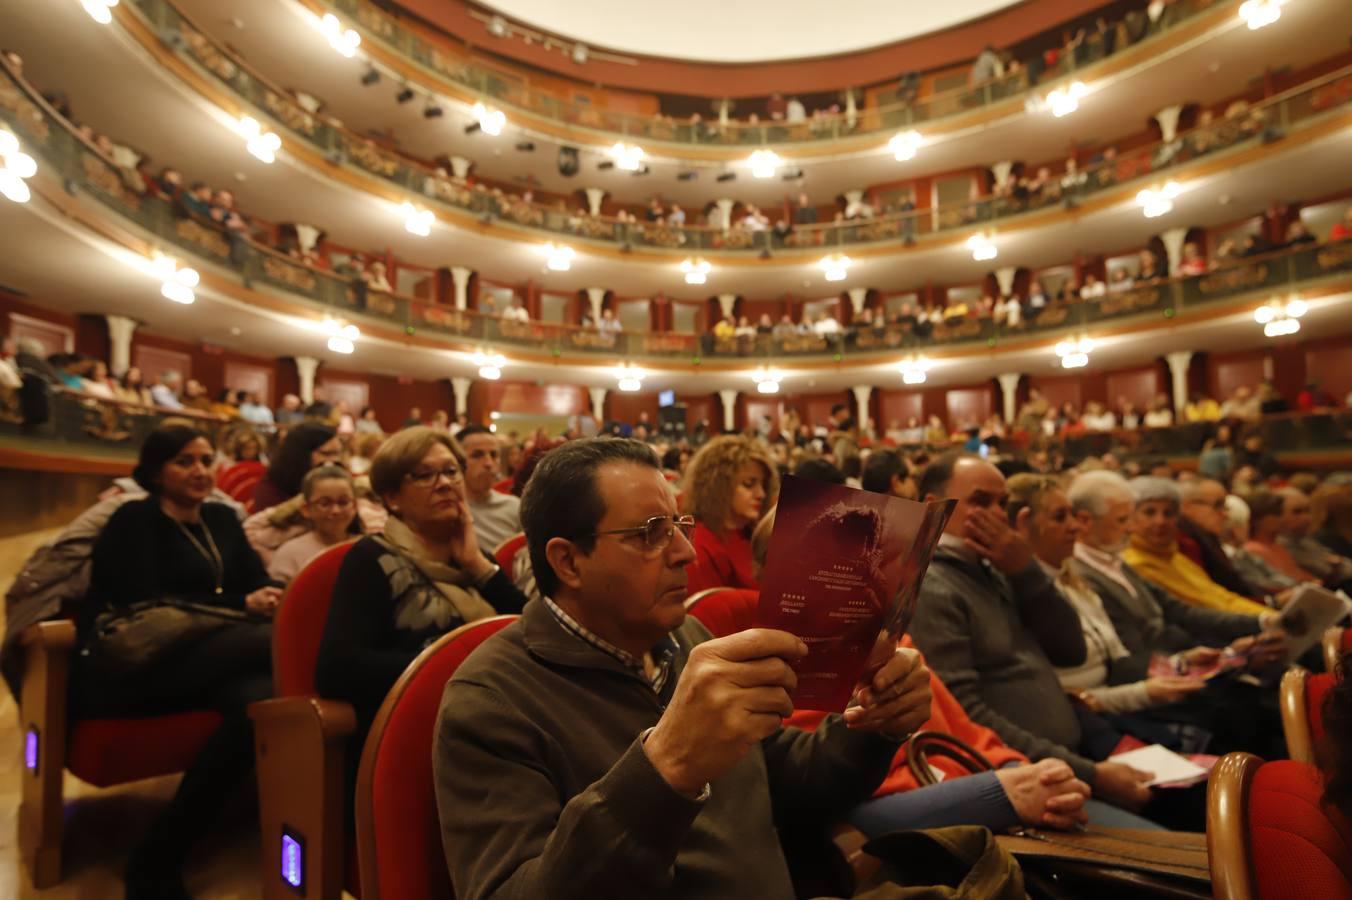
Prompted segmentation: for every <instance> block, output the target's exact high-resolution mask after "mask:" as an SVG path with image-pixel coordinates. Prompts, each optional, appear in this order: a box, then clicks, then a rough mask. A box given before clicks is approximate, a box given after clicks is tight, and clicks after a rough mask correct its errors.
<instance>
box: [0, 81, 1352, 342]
mask: <svg viewBox="0 0 1352 900" xmlns="http://www.w3.org/2000/svg"><path fill="white" fill-rule="evenodd" d="M0 71H3V77H2V78H0V120H2V121H4V122H5V123H7V124H8V125H9V127H10V128H11V129H13V130H14V132H15V133H16V134H17V135H18V137H19V138H20V140H21V141H22V142H23V144H24V146H25V149H27V150H28V151H29V152H30V153H32V154H33V155H34V156H36V157H38V159H39V170H40V174H49V175H55V176H56V177H58V178H59V179H60V180H61V181H62V183H63V184H64V185H65V186H66V188H67V190H70V191H72V192H81V193H86V194H88V195H90V196H92V197H95V198H97V199H98V201H99V202H101V203H102V204H103V205H105V206H107V207H108V208H109V209H110V210H112V211H114V212H115V213H116V214H118V215H119V216H121V217H123V218H124V219H126V220H128V221H130V222H133V223H135V224H136V225H138V226H139V227H140V228H141V229H143V230H144V231H145V232H146V233H148V234H149V235H151V236H152V238H153V240H155V241H159V242H161V243H162V244H163V245H164V246H165V247H166V248H176V249H177V251H179V252H186V253H189V254H191V255H192V256H194V257H195V258H197V259H200V260H205V261H206V262H208V263H212V264H214V265H216V266H218V267H221V268H222V269H225V270H231V271H234V272H235V273H236V274H237V275H238V276H239V277H240V279H241V281H242V282H243V284H244V285H245V286H246V287H250V286H260V285H266V286H269V287H272V288H275V289H278V290H280V291H283V292H286V293H287V294H290V295H294V296H297V297H300V298H304V299H306V300H308V301H311V304H312V305H311V308H312V309H313V310H314V311H315V312H316V313H322V312H327V313H330V314H332V315H336V316H340V317H343V318H347V319H353V320H356V321H360V320H369V321H374V322H378V323H384V324H386V325H393V326H395V327H397V328H398V329H400V330H401V331H403V332H404V333H405V334H408V335H414V334H424V335H434V336H438V337H444V338H447V339H449V340H451V341H453V342H455V343H457V344H461V345H470V346H477V345H487V344H491V345H495V346H499V347H502V348H508V347H513V346H515V347H520V348H529V349H530V350H531V351H533V352H534V353H537V354H539V353H543V354H548V355H553V356H561V355H564V354H570V355H571V354H579V355H582V356H597V357H607V358H610V359H612V360H613V359H616V358H647V359H667V360H672V361H677V360H679V361H682V362H687V363H699V362H700V361H702V360H704V359H706V358H712V359H718V358H725V359H727V360H729V361H732V360H736V359H745V360H748V361H753V360H756V359H766V360H769V359H783V358H793V357H803V358H808V357H818V358H821V357H826V358H833V359H835V360H837V361H840V360H843V359H845V358H847V357H848V358H856V357H857V358H860V359H861V360H864V359H869V358H873V359H875V360H876V359H877V358H879V357H880V356H886V355H889V354H890V355H894V356H895V355H896V354H897V353H898V352H914V351H916V350H920V349H924V348H928V347H938V346H947V345H962V344H980V343H984V344H985V345H987V346H988V347H996V346H998V345H999V344H1000V343H1002V342H1005V341H1010V340H1014V341H1017V340H1021V339H1025V338H1026V337H1027V336H1028V335H1030V334H1039V335H1040V334H1051V333H1056V332H1068V331H1079V330H1084V329H1086V328H1089V327H1091V326H1095V325H1097V324H1099V323H1103V322H1108V321H1118V320H1124V319H1130V318H1149V317H1159V318H1160V319H1161V320H1168V319H1170V318H1172V317H1174V316H1176V315H1178V314H1180V313H1184V312H1187V311H1188V310H1190V309H1193V308H1196V307H1200V306H1206V305H1209V304H1213V303H1216V302H1218V301H1221V300H1227V299H1233V298H1236V297H1239V296H1242V295H1260V296H1267V295H1271V294H1273V293H1278V292H1284V291H1291V290H1294V289H1297V288H1299V287H1301V286H1302V285H1305V284H1308V283H1311V282H1314V281H1316V280H1318V279H1322V278H1326V277H1328V276H1333V275H1336V274H1338V273H1342V272H1347V271H1352V241H1344V242H1341V243H1337V244H1329V245H1322V246H1318V245H1316V246H1304V247H1299V248H1296V249H1290V250H1285V251H1281V252H1278V253H1274V254H1270V255H1267V256H1262V257H1255V258H1252V259H1246V260H1242V261H1239V262H1237V263H1235V264H1233V265H1230V266H1227V267H1225V268H1221V269H1218V270H1216V271H1214V272H1211V273H1208V274H1206V275H1202V276H1198V277H1192V278H1175V279H1170V280H1167V281H1162V282H1159V283H1155V284H1150V285H1143V286H1139V287H1135V288H1133V289H1132V290H1130V291H1127V292H1123V293H1116V294H1109V295H1108V296H1107V297H1105V298H1102V299H1099V300H1097V301H1093V302H1082V303H1065V304H1055V303H1054V304H1052V305H1050V306H1048V307H1047V308H1045V309H1044V310H1042V312H1041V314H1040V315H1038V317H1037V318H1036V320H1034V321H1033V322H1030V323H1028V324H1027V325H1025V326H1024V327H1021V328H1013V329H1011V328H1008V327H1005V326H997V325H996V324H995V323H994V322H993V321H992V320H991V319H964V320H962V321H961V322H957V323H954V324H935V325H932V326H931V327H930V328H929V329H928V330H927V329H926V328H924V327H921V326H919V325H918V324H916V323H908V322H899V323H892V324H888V325H886V326H884V327H883V328H881V329H878V330H874V329H872V328H870V329H868V330H862V331H856V332H854V333H846V334H844V335H841V336H839V337H836V338H829V339H828V338H821V337H818V336H816V335H803V336H798V335H794V336H793V337H786V338H782V339H781V338H776V337H775V336H774V335H773V334H771V335H768V336H758V337H757V338H755V339H753V340H750V341H742V342H739V341H731V342H726V343H720V342H717V341H715V340H714V338H713V336H712V335H697V334H688V333H675V332H631V331H624V332H619V333H612V332H600V331H598V330H596V329H594V328H588V327H582V326H574V325H556V324H548V323H543V322H517V321H514V320H509V319H504V318H499V317H497V316H492V315H485V314H482V313H478V312H471V311H466V310H458V309H455V308H453V307H449V306H446V305H443V304H436V303H427V302H424V301H422V300H419V299H416V298H412V297H407V296H400V295H395V294H388V293H383V292H378V291H373V290H370V289H369V288H368V287H367V286H366V285H365V284H364V283H363V282H360V281H354V280H352V279H350V278H346V277H344V276H341V275H338V274H335V273H334V272H331V271H328V270H324V269H318V268H314V267H311V266H309V265H306V264H305V263H303V262H300V261H298V260H296V259H293V258H291V257H289V256H286V255H283V254H281V253H279V252H277V251H275V250H273V249H271V248H269V247H265V246H263V245H261V244H258V243H256V242H254V241H252V240H250V239H249V238H247V237H246V236H244V235H242V234H238V233H231V232H227V231H225V230H224V229H222V228H220V227H219V226H218V225H216V224H215V223H213V222H210V221H204V220H201V219H198V218H195V217H192V216H189V215H187V214H185V213H184V212H183V210H181V209H177V208H175V206H174V205H173V204H171V203H170V202H168V201H166V200H164V199H161V198H160V197H157V196H147V195H145V194H143V193H141V192H140V191H139V190H138V189H136V188H135V187H133V186H130V185H129V183H128V176H127V173H126V172H124V171H123V170H122V169H119V168H118V167H117V165H116V164H115V163H114V162H113V161H112V160H110V159H108V158H107V157H105V156H103V155H102V154H101V153H100V152H99V151H98V149H97V148H95V147H94V146H93V145H92V144H90V143H88V142H87V141H85V140H84V138H82V137H81V136H80V135H79V134H78V132H77V131H76V130H75V129H74V127H73V126H72V125H71V124H70V123H69V122H68V121H66V120H65V119H63V118H62V117H61V116H59V115H58V114H57V113H56V112H55V111H54V110H52V109H51V107H50V106H48V105H47V103H46V102H45V101H44V100H42V99H41V97H39V96H38V95H37V94H36V93H35V92H33V91H32V89H31V88H30V87H29V86H28V85H27V83H26V82H23V81H22V80H20V79H17V78H15V77H14V75H13V72H12V71H11V70H10V69H9V68H8V67H7V65H6V64H4V63H3V61H0Z"/></svg>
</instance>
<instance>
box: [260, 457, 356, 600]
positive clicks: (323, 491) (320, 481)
mask: <svg viewBox="0 0 1352 900" xmlns="http://www.w3.org/2000/svg"><path fill="white" fill-rule="evenodd" d="M300 494H301V497H302V498H303V501H302V504H301V508H300V514H301V516H302V517H303V518H304V519H305V521H306V523H307V524H308V525H309V526H310V529H309V530H308V531H306V532H305V533H304V534H301V535H297V536H296V537H293V538H292V539H291V540H289V541H287V542H286V543H285V544H282V546H281V547H279V548H278V550H277V552H276V553H275V554H273V556H272V562H271V563H270V564H269V565H268V575H270V576H272V578H273V580H275V581H280V582H281V583H282V584H290V583H291V579H293V578H295V577H296V575H298V574H299V573H300V570H301V569H303V568H305V565H306V563H308V562H309V561H310V560H312V559H314V558H315V557H316V556H318V555H319V554H320V553H323V552H324V550H326V549H327V548H329V547H332V546H333V545H334V544H341V543H342V542H343V541H345V540H347V539H348V538H350V537H351V536H353V535H356V534H361V531H362V528H361V519H359V518H358V517H357V491H356V488H355V487H354V486H353V484H352V476H351V475H349V474H348V473H347V471H346V470H344V469H342V468H341V467H339V466H335V465H322V466H319V467H317V468H314V469H311V470H310V471H309V472H307V473H306V474H305V479H304V480H303V481H301V483H300Z"/></svg>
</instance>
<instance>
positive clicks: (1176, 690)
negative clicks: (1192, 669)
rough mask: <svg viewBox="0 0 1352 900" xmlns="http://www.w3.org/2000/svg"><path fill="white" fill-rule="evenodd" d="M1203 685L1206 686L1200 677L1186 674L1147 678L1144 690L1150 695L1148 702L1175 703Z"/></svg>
mask: <svg viewBox="0 0 1352 900" xmlns="http://www.w3.org/2000/svg"><path fill="white" fill-rule="evenodd" d="M1204 687H1206V682H1205V681H1203V680H1202V679H1200V678H1190V677H1188V676H1186V675H1165V676H1162V677H1159V678H1147V679H1146V682H1145V692H1146V694H1147V695H1148V696H1149V697H1150V702H1151V703H1155V704H1159V705H1163V704H1165V703H1177V702H1178V701H1180V700H1182V699H1183V698H1184V697H1187V696H1188V695H1189V694H1193V693H1196V692H1197V691H1200V690H1201V689H1202V688H1204Z"/></svg>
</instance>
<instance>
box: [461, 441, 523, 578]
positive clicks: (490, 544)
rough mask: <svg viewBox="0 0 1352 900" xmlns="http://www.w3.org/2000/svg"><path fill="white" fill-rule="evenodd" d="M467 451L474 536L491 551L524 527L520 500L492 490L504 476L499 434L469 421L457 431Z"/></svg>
mask: <svg viewBox="0 0 1352 900" xmlns="http://www.w3.org/2000/svg"><path fill="white" fill-rule="evenodd" d="M458 440H459V441H460V449H462V450H463V451H464V452H465V495H466V499H467V500H468V502H469V512H470V516H471V517H472V518H473V519H474V536H475V537H477V538H478V539H479V546H480V547H482V548H483V549H484V550H487V551H488V552H489V553H492V552H493V550H494V549H495V548H496V547H497V546H498V545H499V544H501V543H502V542H503V541H505V540H507V538H509V537H511V536H512V535H514V534H516V533H517V532H519V531H520V530H521V500H520V498H518V497H514V496H512V495H511V494H502V493H499V492H497V491H495V490H493V485H494V484H496V483H497V482H498V480H499V479H500V478H501V475H500V474H499V469H498V463H499V460H500V458H501V444H500V442H499V441H498V436H497V435H496V434H494V433H493V432H491V431H489V430H488V429H487V428H485V427H484V426H482V425H467V426H466V427H465V428H464V430H462V431H461V432H460V434H459V435H458Z"/></svg>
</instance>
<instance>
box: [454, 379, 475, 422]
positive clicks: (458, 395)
mask: <svg viewBox="0 0 1352 900" xmlns="http://www.w3.org/2000/svg"><path fill="white" fill-rule="evenodd" d="M473 383H474V379H472V378H460V377H456V378H452V379H451V390H453V391H455V414H456V415H457V416H460V415H465V416H467V415H469V386H470V385H471V384H473Z"/></svg>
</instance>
